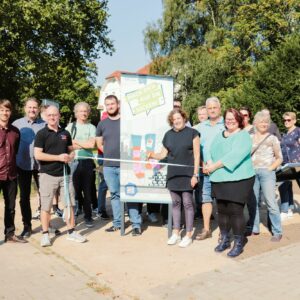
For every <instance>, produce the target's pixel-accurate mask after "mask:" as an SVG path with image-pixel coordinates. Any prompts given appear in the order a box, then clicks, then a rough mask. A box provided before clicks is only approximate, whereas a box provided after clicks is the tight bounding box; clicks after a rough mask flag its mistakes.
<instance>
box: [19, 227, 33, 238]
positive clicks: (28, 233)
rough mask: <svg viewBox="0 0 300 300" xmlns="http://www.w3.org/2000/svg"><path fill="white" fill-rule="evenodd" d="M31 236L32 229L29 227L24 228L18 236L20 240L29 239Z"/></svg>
mask: <svg viewBox="0 0 300 300" xmlns="http://www.w3.org/2000/svg"><path fill="white" fill-rule="evenodd" d="M31 234H32V229H31V227H28V228H24V229H23V231H22V233H21V234H20V237H21V238H29V237H30V236H31Z"/></svg>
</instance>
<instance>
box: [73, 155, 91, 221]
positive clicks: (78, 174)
mask: <svg viewBox="0 0 300 300" xmlns="http://www.w3.org/2000/svg"><path fill="white" fill-rule="evenodd" d="M94 168H95V164H94V162H93V161H92V160H89V159H82V160H79V162H78V166H77V168H76V171H75V172H74V174H73V184H74V189H75V198H76V200H77V201H78V200H79V201H80V200H81V199H83V203H82V204H83V211H84V218H85V219H86V220H90V219H91V218H92V207H91V203H92V200H93V198H92V193H93V187H92V184H95V183H94V182H93V180H95V174H94ZM82 194H83V198H82Z"/></svg>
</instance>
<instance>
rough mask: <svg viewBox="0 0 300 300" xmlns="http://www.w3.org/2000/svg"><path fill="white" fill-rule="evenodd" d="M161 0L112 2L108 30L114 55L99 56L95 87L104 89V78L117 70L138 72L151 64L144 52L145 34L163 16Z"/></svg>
mask: <svg viewBox="0 0 300 300" xmlns="http://www.w3.org/2000/svg"><path fill="white" fill-rule="evenodd" d="M162 11H163V8H162V0H109V1H108V13H109V14H110V17H109V18H108V22H107V25H108V28H109V29H110V30H111V32H110V34H109V38H110V39H111V40H112V41H113V44H114V47H115V52H114V53H113V55H112V56H109V55H105V54H103V53H102V54H100V56H101V57H100V59H99V60H97V61H96V63H97V67H98V76H97V83H96V85H97V86H99V85H102V84H103V83H104V81H105V77H106V76H108V75H109V74H111V73H112V72H114V71H116V70H121V71H129V72H135V71H137V70H138V69H139V68H141V67H143V66H145V65H147V64H148V63H149V62H150V56H149V54H147V53H146V51H145V48H144V35H143V31H144V29H145V28H146V26H147V25H148V24H150V23H153V22H156V21H157V20H158V19H159V18H161V16H162Z"/></svg>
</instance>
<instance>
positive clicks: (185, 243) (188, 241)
mask: <svg viewBox="0 0 300 300" xmlns="http://www.w3.org/2000/svg"><path fill="white" fill-rule="evenodd" d="M192 242H193V240H192V239H191V238H190V237H188V236H185V237H184V238H183V239H182V240H181V242H180V243H179V244H178V246H179V247H181V248H186V247H188V246H189V245H190V244H191V243H192Z"/></svg>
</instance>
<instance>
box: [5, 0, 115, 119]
mask: <svg viewBox="0 0 300 300" xmlns="http://www.w3.org/2000/svg"><path fill="white" fill-rule="evenodd" d="M106 10H107V0H103V1H97V0H87V1H80V0H51V1H46V0H42V1H41V0H31V1H28V0H15V1H9V0H2V1H1V10H0V32H1V35H0V43H1V48H0V67H1V71H2V72H1V74H0V91H1V92H0V93H1V94H0V96H1V97H6V98H9V99H11V100H12V101H13V102H14V103H15V104H16V106H17V107H19V106H20V105H21V101H20V99H23V98H24V97H25V96H30V95H35V96H38V97H44V98H52V99H55V100H58V101H60V102H61V103H62V105H63V111H64V112H65V113H67V114H70V113H71V108H72V106H73V104H74V103H75V102H77V101H79V100H81V101H82V100H85V99H86V98H88V99H89V98H90V97H91V95H92V94H94V87H93V84H92V83H93V80H94V79H95V74H96V68H95V64H94V63H93V60H94V59H95V58H97V57H99V53H100V51H102V52H104V53H108V54H111V52H112V51H113V46H112V43H111V41H110V40H109V39H108V38H107V35H108V33H109V30H108V28H107V25H106V21H107V17H108V14H107V11H106Z"/></svg>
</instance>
